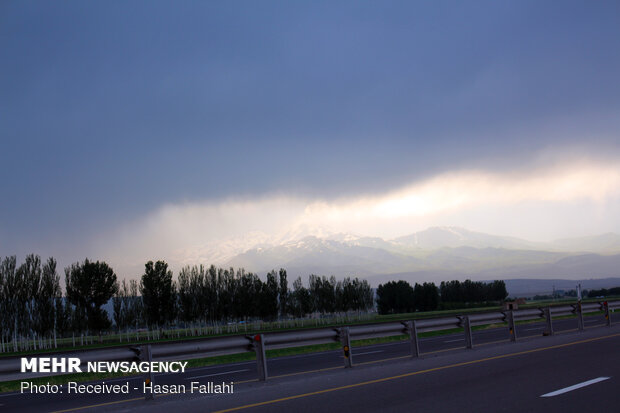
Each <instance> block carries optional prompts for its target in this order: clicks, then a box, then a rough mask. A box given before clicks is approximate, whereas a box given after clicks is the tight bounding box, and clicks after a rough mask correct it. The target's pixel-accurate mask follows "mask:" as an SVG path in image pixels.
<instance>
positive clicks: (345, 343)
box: [340, 327, 353, 368]
mask: <svg viewBox="0 0 620 413" xmlns="http://www.w3.org/2000/svg"><path fill="white" fill-rule="evenodd" d="M340 342H341V343H342V353H343V356H344V367H345V368H349V367H353V355H352V354H351V336H350V335H349V327H341V328H340Z"/></svg>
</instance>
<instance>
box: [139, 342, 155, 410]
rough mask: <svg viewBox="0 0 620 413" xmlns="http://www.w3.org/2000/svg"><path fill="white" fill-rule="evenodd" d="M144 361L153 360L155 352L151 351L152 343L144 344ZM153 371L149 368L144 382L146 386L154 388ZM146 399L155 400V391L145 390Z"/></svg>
mask: <svg viewBox="0 0 620 413" xmlns="http://www.w3.org/2000/svg"><path fill="white" fill-rule="evenodd" d="M141 358H142V361H148V362H149V364H150V363H151V362H152V361H153V353H152V352H151V345H150V344H145V345H143V346H142V357H141ZM153 378H154V376H153V372H152V371H150V368H149V372H148V373H146V377H145V378H144V384H145V385H146V387H150V388H153V387H152V386H153V384H154V383H153ZM144 399H145V400H153V392H152V391H145V392H144Z"/></svg>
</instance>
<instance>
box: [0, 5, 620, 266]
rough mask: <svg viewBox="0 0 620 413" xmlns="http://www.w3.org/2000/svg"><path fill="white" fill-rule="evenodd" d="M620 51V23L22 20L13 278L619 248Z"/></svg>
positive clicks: (577, 8)
mask: <svg viewBox="0 0 620 413" xmlns="http://www.w3.org/2000/svg"><path fill="white" fill-rule="evenodd" d="M619 44H620V3H618V2H617V1H613V2H612V1H597V2H589V1H583V2H571V1H561V2H551V1H531V2H529V1H514V2H511V1H489V2H483V1H475V2H456V1H453V2H449V1H448V2H442V1H428V2H422V1H415V2H414V1H402V2H398V1H381V2H377V1H372V2H370V1H369V2H363V1H355V2H353V1H352V2H345V1H333V0H332V1H325V2H319V1H312V2H310V1H307V2H300V1H293V2H292V1H282V2H272V1H247V2H242V1H221V2H214V1H211V2H189V1H183V2H153V1H148V2H146V1H145V2H138V1H134V2H129V3H127V2H120V1H119V2H114V1H101V2H83V1H63V2H40V1H37V2H29V1H2V2H0V140H1V146H0V177H1V179H2V181H1V182H2V185H1V191H2V200H1V202H0V256H4V255H13V254H17V255H18V256H19V257H20V258H23V256H24V255H25V254H26V253H29V252H35V253H38V254H41V255H43V256H44V257H46V256H49V255H54V256H55V257H57V258H58V259H59V260H60V261H61V263H60V264H61V265H62V266H66V265H68V264H69V263H70V262H75V261H78V260H82V259H83V258H84V257H85V256H87V255H88V256H89V257H91V258H95V259H96V258H101V259H104V258H105V259H108V260H111V261H112V262H111V265H112V266H115V265H116V266H117V267H118V268H123V266H124V265H129V264H127V263H130V262H131V263H136V262H142V263H143V262H144V260H146V259H159V258H166V259H168V260H172V261H174V260H175V259H176V258H175V257H178V256H179V254H180V255H182V254H185V253H187V251H191V250H192V249H195V248H200V246H201V245H203V244H208V243H212V242H218V240H221V239H226V238H230V237H238V236H244V234H245V233H247V232H255V231H259V232H261V233H265V234H268V235H269V234H271V235H275V234H279V233H282V232H284V231H287V230H291V229H294V228H297V227H299V226H304V227H306V228H307V227H309V228H319V227H321V228H323V227H325V228H328V229H330V230H336V231H350V232H355V233H359V234H363V235H379V236H384V237H393V236H398V235H405V234H408V233H411V232H414V231H418V230H422V229H424V228H426V227H427V226H431V225H458V226H462V227H466V228H469V229H472V230H479V231H485V232H491V233H496V234H500V235H513V236H520V237H525V238H529V239H533V240H550V239H553V238H559V237H570V236H579V235H591V234H596V233H601V232H608V231H613V232H620V218H619V217H620V179H619V176H620V133H619V132H620V78H619V75H618V74H619V73H620V47H619ZM127 268H129V267H127ZM121 275H124V274H121ZM127 275H130V274H127Z"/></svg>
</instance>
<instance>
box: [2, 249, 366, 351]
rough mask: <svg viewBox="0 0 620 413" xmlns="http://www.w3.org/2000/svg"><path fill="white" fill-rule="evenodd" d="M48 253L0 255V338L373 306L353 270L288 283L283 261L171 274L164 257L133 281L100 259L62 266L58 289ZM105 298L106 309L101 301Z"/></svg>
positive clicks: (266, 317) (189, 268)
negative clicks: (274, 266) (262, 270)
mask: <svg viewBox="0 0 620 413" xmlns="http://www.w3.org/2000/svg"><path fill="white" fill-rule="evenodd" d="M56 267H57V263H56V260H55V259H54V258H49V259H48V260H47V261H46V262H45V263H43V262H42V261H41V258H40V257H39V256H37V255H34V254H30V255H28V256H27V257H26V259H25V261H24V262H23V263H21V264H20V265H19V266H18V265H17V259H16V257H15V256H11V257H5V258H4V259H3V260H2V261H1V262H0V327H1V331H2V334H1V335H2V337H1V338H2V342H10V341H12V340H15V339H17V338H18V337H20V338H22V337H32V338H37V337H51V336H52V335H53V337H56V335H59V336H60V337H63V336H67V335H71V334H75V333H77V334H80V333H87V334H93V333H97V332H101V331H105V330H110V329H112V328H115V329H118V330H127V329H133V328H135V329H137V328H141V327H147V328H155V327H162V326H166V325H171V324H177V323H181V322H185V323H188V322H197V321H198V322H226V321H234V320H255V319H261V320H275V319H278V318H285V317H290V316H294V317H304V316H306V315H308V314H311V313H323V314H327V313H346V312H350V311H368V310H370V309H371V308H373V305H374V295H373V291H372V289H371V288H370V285H369V284H368V282H367V281H365V280H359V279H358V278H349V277H347V278H345V279H343V280H340V281H337V280H336V278H335V277H333V276H332V277H330V278H328V277H325V276H322V277H321V276H318V275H310V276H309V278H308V286H307V287H306V286H304V284H303V282H302V280H301V277H298V278H297V279H296V280H294V281H293V286H292V289H291V288H289V285H288V277H287V273H286V270H285V269H280V270H279V271H275V270H274V271H271V272H269V273H268V274H267V277H266V281H263V280H262V279H261V278H260V277H259V276H258V275H256V274H254V273H251V272H246V271H245V270H244V269H243V268H240V269H237V270H235V269H233V268H229V269H224V268H217V267H215V266H213V265H212V266H210V267H208V268H207V267H205V266H202V265H200V266H186V267H184V268H182V269H181V271H180V272H179V274H178V277H177V279H176V280H175V279H174V277H173V274H172V271H170V270H169V269H168V264H167V263H166V262H164V261H157V262H153V261H149V262H147V263H146V264H145V270H144V273H143V274H142V276H141V278H140V281H139V282H138V281H136V280H130V281H127V280H122V281H121V282H120V283H119V281H118V277H117V275H116V273H115V272H114V270H113V269H112V268H111V267H110V266H109V265H108V264H107V263H105V262H103V261H95V262H93V261H90V260H89V259H85V260H84V261H83V262H77V263H74V264H72V265H70V266H68V267H67V268H65V291H64V294H63V291H62V288H61V285H60V275H59V274H58V271H57V268H56ZM110 301H111V303H112V311H111V313H112V317H111V318H110V317H109V315H108V312H107V311H106V310H105V309H104V308H103V306H104V305H106V304H107V303H108V302H110Z"/></svg>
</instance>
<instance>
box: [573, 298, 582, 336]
mask: <svg viewBox="0 0 620 413" xmlns="http://www.w3.org/2000/svg"><path fill="white" fill-rule="evenodd" d="M575 310H577V328H579V331H583V311H581V301H579V302H578V303H577V307H576V308H575Z"/></svg>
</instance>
